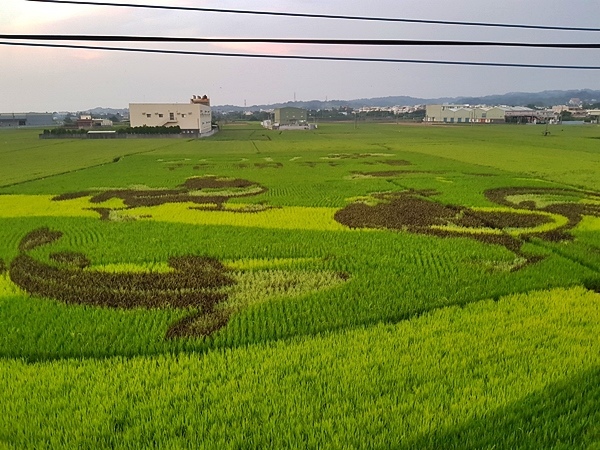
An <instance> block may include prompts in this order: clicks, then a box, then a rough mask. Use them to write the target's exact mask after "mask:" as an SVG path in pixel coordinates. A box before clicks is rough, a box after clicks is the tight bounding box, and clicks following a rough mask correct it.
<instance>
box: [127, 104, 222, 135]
mask: <svg viewBox="0 0 600 450" xmlns="http://www.w3.org/2000/svg"><path fill="white" fill-rule="evenodd" d="M129 121H130V123H131V126H132V127H143V126H147V127H175V126H178V127H179V128H180V129H181V132H182V133H183V134H206V133H210V132H211V130H212V113H211V108H210V99H209V98H208V97H207V96H206V95H204V96H196V95H194V96H193V97H192V98H191V99H190V102H189V103H130V104H129Z"/></svg>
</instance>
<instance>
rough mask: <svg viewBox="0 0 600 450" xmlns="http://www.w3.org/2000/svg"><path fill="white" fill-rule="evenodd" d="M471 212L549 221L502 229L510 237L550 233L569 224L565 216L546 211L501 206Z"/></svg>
mask: <svg viewBox="0 0 600 450" xmlns="http://www.w3.org/2000/svg"><path fill="white" fill-rule="evenodd" d="M472 210H473V211H482V212H506V213H516V214H524V215H528V214H529V215H541V216H546V217H548V218H549V219H551V222H547V223H543V224H541V225H538V226H537V227H523V228H517V227H515V228H504V229H503V231H504V232H506V233H508V234H510V235H511V236H520V235H522V234H530V233H545V232H546V231H552V230H555V229H557V228H560V227H564V226H565V225H567V224H568V223H569V219H568V218H567V217H565V216H561V215H560V214H553V213H549V212H546V211H530V210H527V209H526V210H523V209H512V208H505V207H502V206H480V207H473V208H472Z"/></svg>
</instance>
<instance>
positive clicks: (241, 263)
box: [223, 258, 319, 270]
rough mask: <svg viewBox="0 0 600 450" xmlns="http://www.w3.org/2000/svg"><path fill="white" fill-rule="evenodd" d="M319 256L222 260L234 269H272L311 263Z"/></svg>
mask: <svg viewBox="0 0 600 450" xmlns="http://www.w3.org/2000/svg"><path fill="white" fill-rule="evenodd" d="M316 261H319V258H269V259H267V258H258V259H238V260H235V261H225V262H223V263H224V264H225V265H226V266H227V267H229V268H231V269H234V270H253V269H272V268H276V267H289V266H295V265H299V264H306V263H313V262H316Z"/></svg>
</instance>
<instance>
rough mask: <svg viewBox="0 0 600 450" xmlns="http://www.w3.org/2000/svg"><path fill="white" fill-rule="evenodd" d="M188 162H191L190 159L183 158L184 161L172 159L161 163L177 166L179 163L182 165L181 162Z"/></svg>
mask: <svg viewBox="0 0 600 450" xmlns="http://www.w3.org/2000/svg"><path fill="white" fill-rule="evenodd" d="M186 161H191V159H190V158H182V159H170V160H168V161H165V160H163V161H161V162H162V163H164V164H177V163H181V162H186Z"/></svg>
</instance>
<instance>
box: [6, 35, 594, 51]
mask: <svg viewBox="0 0 600 450" xmlns="http://www.w3.org/2000/svg"><path fill="white" fill-rule="evenodd" d="M0 39H7V40H37V41H88V42H89V41H92V42H169V43H175V42H178V43H217V42H219V43H267V44H311V45H372V46H419V47H424V46H432V47H440V46H443V47H450V46H454V47H467V46H468V47H534V48H574V49H575V48H576V49H598V48H600V43H598V44H588V43H586V44H578V43H531V42H497V41H438V40H434V41H427V40H412V39H296V38H282V39H279V38H197V37H168V36H167V37H161V36H114V35H80V34H79V35H74V34H68V35H67V34H62V35H60V34H0Z"/></svg>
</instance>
